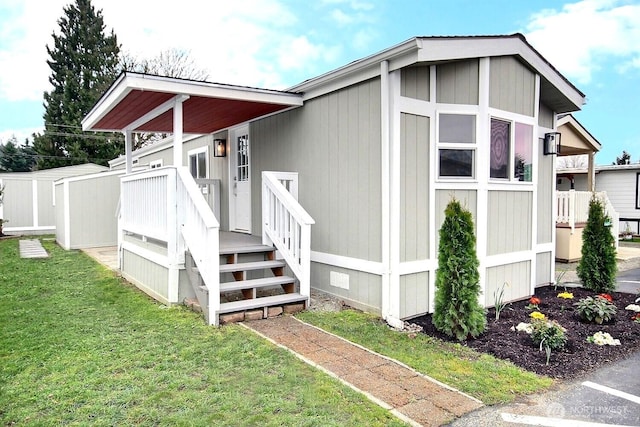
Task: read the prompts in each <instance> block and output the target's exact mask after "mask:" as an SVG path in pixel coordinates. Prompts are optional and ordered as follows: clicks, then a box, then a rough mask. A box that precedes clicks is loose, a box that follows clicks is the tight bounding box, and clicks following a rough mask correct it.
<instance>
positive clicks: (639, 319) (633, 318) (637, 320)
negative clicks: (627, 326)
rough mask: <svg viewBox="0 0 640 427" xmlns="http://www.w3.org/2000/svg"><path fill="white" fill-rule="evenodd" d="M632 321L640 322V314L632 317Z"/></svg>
mask: <svg viewBox="0 0 640 427" xmlns="http://www.w3.org/2000/svg"><path fill="white" fill-rule="evenodd" d="M631 320H634V321H636V322H640V313H636V314H634V315H633V316H631Z"/></svg>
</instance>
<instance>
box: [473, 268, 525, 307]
mask: <svg viewBox="0 0 640 427" xmlns="http://www.w3.org/2000/svg"><path fill="white" fill-rule="evenodd" d="M530 286H531V262H530V261H522V262H515V263H513V264H505V265H499V266H497V267H489V268H487V274H486V283H485V292H484V301H485V305H486V306H487V307H493V306H495V293H496V291H497V292H499V290H500V288H502V287H504V294H503V299H502V300H503V301H505V302H506V301H513V300H517V299H522V298H526V297H528V296H529V295H531V291H530Z"/></svg>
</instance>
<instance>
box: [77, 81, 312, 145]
mask: <svg viewBox="0 0 640 427" xmlns="http://www.w3.org/2000/svg"><path fill="white" fill-rule="evenodd" d="M172 100H179V101H180V102H181V103H182V107H183V123H182V131H183V132H184V133H187V134H208V133H212V132H215V131H218V130H221V129H225V128H228V127H230V126H234V125H236V124H239V123H243V122H246V121H249V120H253V119H256V118H258V117H262V116H266V115H269V114H272V113H275V112H278V111H281V110H285V109H288V108H292V107H298V106H301V105H302V102H303V101H302V96H301V95H300V94H295V93H291V92H282V91H275V90H266V89H257V88H251V87H243V86H234V85H225V84H219V83H209V82H201V81H193V80H184V79H177V78H170V77H161V76H154V75H148V74H140V73H131V72H123V73H122V74H121V75H120V76H119V77H118V79H117V80H116V81H115V82H114V83H113V84H112V85H111V87H110V88H109V89H108V90H107V91H106V92H105V93H104V95H103V96H102V97H101V98H100V100H98V102H97V103H96V105H95V106H94V107H93V109H92V110H91V111H90V112H89V113H88V114H87V115H86V117H85V118H84V120H82V129H83V130H89V131H105V132H122V131H132V132H157V133H173V132H174V120H173V114H172V112H171V108H163V106H166V105H169V104H170V103H171V101H172ZM154 111H155V112H156V113H157V114H154Z"/></svg>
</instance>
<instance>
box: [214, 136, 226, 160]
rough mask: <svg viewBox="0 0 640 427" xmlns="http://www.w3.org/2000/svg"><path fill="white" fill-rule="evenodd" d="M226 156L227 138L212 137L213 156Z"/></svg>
mask: <svg viewBox="0 0 640 427" xmlns="http://www.w3.org/2000/svg"><path fill="white" fill-rule="evenodd" d="M226 156H227V140H226V139H214V140H213V157H226Z"/></svg>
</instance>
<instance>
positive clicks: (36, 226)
mask: <svg viewBox="0 0 640 427" xmlns="http://www.w3.org/2000/svg"><path fill="white" fill-rule="evenodd" d="M107 170H109V169H108V168H106V167H104V166H99V165H96V164H93V163H86V164H83V165H75V166H66V167H61V168H55V169H45V170H39V171H33V172H0V185H3V186H4V187H5V190H4V192H5V193H4V203H3V205H2V206H0V218H4V219H7V220H9V222H8V223H7V224H6V225H5V226H4V227H3V231H4V232H5V233H7V234H47V233H54V232H55V231H56V221H55V213H54V210H55V206H54V205H55V198H54V185H53V183H54V182H55V181H56V180H58V179H62V178H67V177H72V176H78V175H84V174H90V173H96V172H103V171H107Z"/></svg>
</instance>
